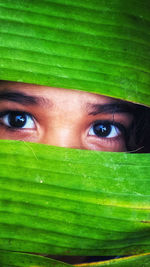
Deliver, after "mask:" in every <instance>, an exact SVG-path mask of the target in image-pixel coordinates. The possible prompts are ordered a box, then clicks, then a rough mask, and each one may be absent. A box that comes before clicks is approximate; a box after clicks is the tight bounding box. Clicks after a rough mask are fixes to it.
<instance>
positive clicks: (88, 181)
mask: <svg viewBox="0 0 150 267" xmlns="http://www.w3.org/2000/svg"><path fill="white" fill-rule="evenodd" d="M89 156H90V159H91V161H90V162H89ZM0 159H1V160H0V170H1V171H0V192H1V194H0V229H1V231H0V249H1V250H6V251H7V250H10V251H18V252H28V253H40V254H45V253H46V254H51V255H52V254H53V255H54V254H59V255H65V254H66V255H109V256H110V255H129V254H130V255H131V254H139V253H144V252H149V251H150V212H149V209H150V201H149V199H150V189H149V188H150V179H149V178H148V174H149V173H150V164H149V154H147V155H144V154H130V153H115V152H114V153H113V155H112V153H111V152H101V153H99V152H96V151H86V150H82V151H81V150H74V149H68V148H60V147H51V146H46V145H40V144H32V143H25V142H19V141H18V142H17V141H0ZM41 167H42V168H41ZM108 170H109V171H108ZM131 174H132V175H131Z"/></svg>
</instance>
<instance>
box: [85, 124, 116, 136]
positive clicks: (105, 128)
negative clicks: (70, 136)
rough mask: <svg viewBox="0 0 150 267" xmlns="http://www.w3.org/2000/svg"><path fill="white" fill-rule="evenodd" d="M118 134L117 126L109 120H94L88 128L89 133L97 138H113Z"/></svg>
mask: <svg viewBox="0 0 150 267" xmlns="http://www.w3.org/2000/svg"><path fill="white" fill-rule="evenodd" d="M120 134H121V131H120V130H119V127H117V126H116V125H113V124H112V123H110V122H96V123H95V124H93V126H92V127H91V128H90V130H89V135H96V136H97V137H99V138H113V137H117V136H119V135H120Z"/></svg>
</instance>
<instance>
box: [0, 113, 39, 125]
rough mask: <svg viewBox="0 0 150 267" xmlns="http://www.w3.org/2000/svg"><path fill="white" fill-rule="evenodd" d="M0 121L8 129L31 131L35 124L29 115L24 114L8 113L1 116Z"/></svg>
mask: <svg viewBox="0 0 150 267" xmlns="http://www.w3.org/2000/svg"><path fill="white" fill-rule="evenodd" d="M0 121H1V122H2V123H3V124H4V125H5V126H7V127H9V128H12V129H13V128H14V129H31V128H35V123H34V120H33V118H32V116H31V115H29V114H28V113H26V112H19V111H9V112H7V113H5V115H3V116H1V118H0Z"/></svg>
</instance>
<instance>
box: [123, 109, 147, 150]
mask: <svg viewBox="0 0 150 267" xmlns="http://www.w3.org/2000/svg"><path fill="white" fill-rule="evenodd" d="M131 105H132V109H133V116H134V120H133V123H132V125H131V128H130V131H129V136H128V139H127V143H126V144H127V150H128V151H129V152H134V153H150V108H148V107H146V106H142V105H137V104H131Z"/></svg>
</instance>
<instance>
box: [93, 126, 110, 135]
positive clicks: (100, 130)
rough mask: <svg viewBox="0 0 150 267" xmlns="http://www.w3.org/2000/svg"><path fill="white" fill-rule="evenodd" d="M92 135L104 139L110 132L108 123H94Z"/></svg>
mask: <svg viewBox="0 0 150 267" xmlns="http://www.w3.org/2000/svg"><path fill="white" fill-rule="evenodd" d="M93 130H94V133H95V134H96V135H97V136H99V137H106V136H108V135H109V134H110V132H111V126H110V124H109V123H101V124H100V123H96V124H95V125H94V126H93Z"/></svg>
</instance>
